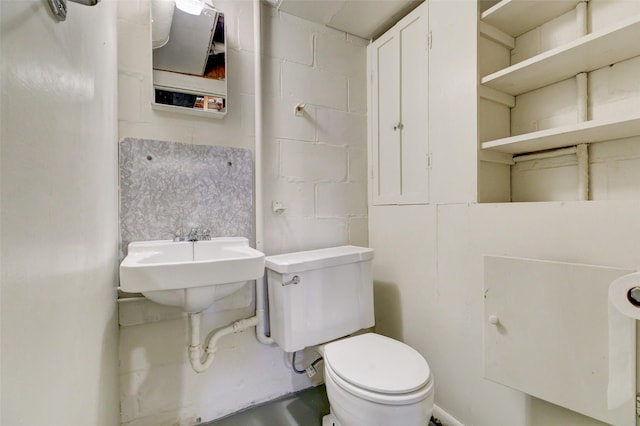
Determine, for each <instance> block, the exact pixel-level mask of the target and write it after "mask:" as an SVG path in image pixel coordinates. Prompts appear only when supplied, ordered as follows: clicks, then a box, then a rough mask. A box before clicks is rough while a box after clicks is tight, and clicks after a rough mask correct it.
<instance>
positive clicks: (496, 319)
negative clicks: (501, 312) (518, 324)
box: [489, 314, 500, 325]
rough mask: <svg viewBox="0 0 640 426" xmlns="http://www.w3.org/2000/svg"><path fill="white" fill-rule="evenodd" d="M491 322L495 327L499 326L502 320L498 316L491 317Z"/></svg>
mask: <svg viewBox="0 0 640 426" xmlns="http://www.w3.org/2000/svg"><path fill="white" fill-rule="evenodd" d="M489 322H490V323H491V324H493V325H497V324H498V323H499V322H500V318H498V316H497V315H496V314H493V315H489Z"/></svg>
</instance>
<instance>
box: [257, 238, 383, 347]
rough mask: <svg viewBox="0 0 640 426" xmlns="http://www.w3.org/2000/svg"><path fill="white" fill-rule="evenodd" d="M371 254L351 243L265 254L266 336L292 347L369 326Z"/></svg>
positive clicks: (371, 284) (371, 308) (370, 316)
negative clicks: (266, 293) (268, 324)
mask: <svg viewBox="0 0 640 426" xmlns="http://www.w3.org/2000/svg"><path fill="white" fill-rule="evenodd" d="M372 259H373V249H370V248H365V247H356V246H341V247H331V248H326V249H320V250H311V251H303V252H297V253H288V254H281V255H277V256H267V257H266V258H265V265H266V267H267V283H268V292H269V294H268V298H269V319H270V328H271V338H273V340H274V341H275V342H276V343H277V344H278V345H279V346H280V347H281V348H282V349H284V350H285V351H286V352H294V351H299V350H301V349H303V348H306V347H308V346H314V345H318V344H320V343H324V342H328V341H330V340H334V339H337V338H339V337H343V336H346V335H348V334H351V333H353V332H355V331H358V330H361V329H363V328H368V327H373V325H374V317H373V276H372V271H371V260H372ZM296 277H297V278H296Z"/></svg>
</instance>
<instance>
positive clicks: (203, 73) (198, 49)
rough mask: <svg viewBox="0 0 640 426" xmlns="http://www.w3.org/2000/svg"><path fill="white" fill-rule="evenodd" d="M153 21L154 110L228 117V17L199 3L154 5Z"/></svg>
mask: <svg viewBox="0 0 640 426" xmlns="http://www.w3.org/2000/svg"><path fill="white" fill-rule="evenodd" d="M185 2H186V3H185ZM185 4H186V6H185ZM183 9H184V10H183ZM185 10H186V11H185ZM152 19H153V44H154V46H158V47H157V48H154V49H153V82H154V90H155V98H154V101H155V102H154V108H156V109H167V108H169V109H171V110H176V111H177V110H182V111H185V110H190V111H196V112H204V113H207V114H211V115H212V116H221V115H222V116H223V115H224V114H225V113H226V110H227V105H226V92H227V85H226V43H225V23H224V14H222V13H220V12H219V11H218V10H216V9H215V8H213V7H211V6H209V5H208V4H205V3H202V2H201V1H200V0H153V1H152ZM167 28H168V30H167ZM220 118H221V117H220Z"/></svg>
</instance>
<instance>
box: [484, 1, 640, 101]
mask: <svg viewBox="0 0 640 426" xmlns="http://www.w3.org/2000/svg"><path fill="white" fill-rule="evenodd" d="M550 3H551V4H554V3H553V2H550ZM639 40H640V16H635V17H633V18H631V19H628V20H626V21H625V22H621V23H618V24H616V25H613V26H611V27H609V28H608V29H606V30H603V31H598V32H597V33H592V34H589V35H587V36H584V37H580V38H579V39H577V40H574V41H573V42H571V43H567V44H566V45H564V46H560V47H557V48H555V49H551V50H549V51H547V52H544V53H541V54H539V55H536V56H534V57H533V58H530V59H527V60H525V61H522V62H520V63H518V64H515V65H512V66H510V67H507V68H504V69H502V70H500V71H497V72H494V73H493V74H490V75H488V76H486V77H483V78H482V80H481V81H480V82H481V84H483V85H485V86H488V87H491V88H493V89H496V90H500V91H501V92H504V93H508V94H510V95H514V96H516V95H520V94H522V93H526V92H528V91H531V90H533V89H537V88H539V87H544V86H547V85H549V84H551V83H555V82H558V81H562V80H565V79H567V78H571V77H573V76H575V75H576V74H578V73H580V72H589V71H593V70H596V69H598V68H602V67H604V66H607V65H610V64H613V63H616V62H620V61H624V60H625V59H629V58H633V57H635V56H638V55H640V41H639Z"/></svg>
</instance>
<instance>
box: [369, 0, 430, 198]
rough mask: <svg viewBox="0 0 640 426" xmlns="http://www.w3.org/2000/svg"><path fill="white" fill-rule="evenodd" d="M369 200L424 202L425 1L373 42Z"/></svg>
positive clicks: (426, 55)
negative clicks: (370, 194) (370, 191)
mask: <svg viewBox="0 0 640 426" xmlns="http://www.w3.org/2000/svg"><path fill="white" fill-rule="evenodd" d="M368 53H369V67H370V73H371V82H370V83H371V91H370V93H371V113H370V115H369V117H370V120H371V126H370V132H371V138H370V141H371V152H372V164H371V167H372V178H373V182H372V197H373V200H372V201H373V204H376V205H379V204H419V203H427V202H428V193H429V191H428V189H429V174H428V131H427V130H428V127H427V126H428V114H427V107H428V102H427V101H428V98H427V96H428V89H427V87H428V84H427V82H428V19H427V5H426V3H425V4H423V5H422V6H420V7H418V8H417V9H416V10H414V11H413V12H411V13H410V14H409V15H408V16H407V17H405V18H403V19H402V20H401V21H400V22H399V23H398V24H396V25H395V26H394V27H393V28H392V29H391V30H389V31H388V32H386V33H385V34H384V35H383V36H381V37H380V38H379V39H377V40H376V41H375V42H374V43H372V45H371V47H370V49H369V52H368Z"/></svg>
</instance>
